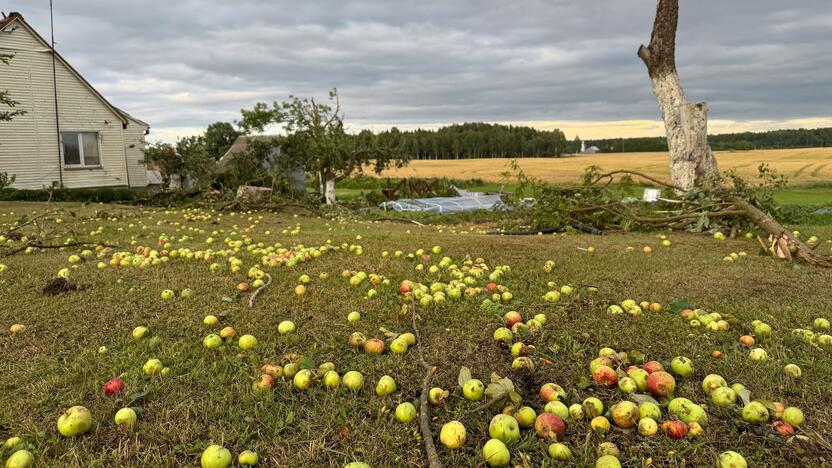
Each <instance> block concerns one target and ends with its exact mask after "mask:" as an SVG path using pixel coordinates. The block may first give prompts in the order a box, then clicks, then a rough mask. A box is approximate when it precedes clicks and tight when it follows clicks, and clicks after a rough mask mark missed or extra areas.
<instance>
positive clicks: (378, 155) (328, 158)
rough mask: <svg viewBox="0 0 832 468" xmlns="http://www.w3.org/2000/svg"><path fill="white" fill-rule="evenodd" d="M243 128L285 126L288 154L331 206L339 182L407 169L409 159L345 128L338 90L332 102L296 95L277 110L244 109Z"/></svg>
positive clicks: (331, 95)
mask: <svg viewBox="0 0 832 468" xmlns="http://www.w3.org/2000/svg"><path fill="white" fill-rule="evenodd" d="M241 112H242V119H241V120H240V121H239V122H238V125H239V126H240V127H241V128H242V129H243V131H245V132H247V133H248V132H259V133H263V132H264V131H265V128H266V127H267V126H269V125H279V126H282V128H283V131H284V133H285V136H284V137H283V138H281V146H282V147H281V150H282V153H284V154H287V155H288V156H289V157H290V158H291V159H292V160H293V161H294V162H296V163H298V164H300V165H303V166H304V168H305V170H306V171H307V172H310V173H312V174H314V175H315V176H316V177H317V179H318V184H319V187H320V191H321V193H322V194H323V195H324V198H325V200H326V203H327V204H328V205H332V204H334V203H335V201H336V200H335V184H336V183H337V182H338V181H340V180H343V179H345V178H347V177H349V176H350V175H352V174H356V173H361V172H363V171H364V170H367V169H369V170H372V171H374V172H375V173H380V172H381V171H383V170H384V169H386V168H387V167H390V166H396V167H401V166H402V165H404V164H405V163H406V162H407V159H406V157H405V156H404V155H403V154H401V153H399V152H398V151H395V150H393V149H391V148H388V147H386V146H384V145H382V144H380V143H379V141H378V138H377V136H376V135H374V134H373V133H372V132H370V131H363V132H361V133H358V134H350V133H347V131H346V130H345V128H344V114H343V112H342V111H341V103H340V100H339V98H338V92H337V90H335V89H333V90H331V91H330V93H329V103H319V102H317V101H315V99H309V98H303V99H301V98H299V97H296V96H290V97H289V99H288V100H286V101H284V102H274V103H272V105H271V106H269V105H268V104H266V103H263V102H260V103H257V104H256V105H255V106H254V108H252V109H250V110H245V109H243V110H242V111H241Z"/></svg>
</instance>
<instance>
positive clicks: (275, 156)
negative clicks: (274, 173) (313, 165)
mask: <svg viewBox="0 0 832 468" xmlns="http://www.w3.org/2000/svg"><path fill="white" fill-rule="evenodd" d="M275 138H276V137H275V136H274V135H259V136H245V135H243V136H239V137H237V139H236V140H234V143H233V144H232V145H231V148H228V151H226V152H225V154H224V155H223V156H222V157H221V158H220V159H219V160H218V161H217V172H224V171H225V169H226V167H228V164H229V163H231V161H233V160H234V158H235V157H237V156H239V155H240V154H243V153H244V152H246V151H248V148H249V145H250V144H251V143H252V142H253V141H260V142H264V143H271V142H273V141H274V139H275ZM286 157H288V156H287V155H285V154H283V153H281V152H280V146H279V145H275V146H274V147H273V148H272V149H271V152H270V154H269V157H268V159H266V160H265V161H263V163H262V167H263V169H269V168H270V167H271V166H272V164H273V163H274V162H276V161H278V160H279V159H281V158H286ZM286 178H287V179H289V181H290V182H291V183H292V185H293V186H294V188H295V189H296V190H298V191H305V190H306V171H305V170H304V168H303V167H293V168H291V169H289V170H287V171H286Z"/></svg>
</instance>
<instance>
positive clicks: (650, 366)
mask: <svg viewBox="0 0 832 468" xmlns="http://www.w3.org/2000/svg"><path fill="white" fill-rule="evenodd" d="M641 368H642V369H644V370H646V371H647V373H648V374H652V373H653V372H658V371H663V370H664V366H662V363H660V362H659V361H647V362H645V363H644V365H643V366H641Z"/></svg>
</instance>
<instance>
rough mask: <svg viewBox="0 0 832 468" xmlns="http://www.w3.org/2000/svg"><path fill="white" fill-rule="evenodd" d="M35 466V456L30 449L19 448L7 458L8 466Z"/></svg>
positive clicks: (26, 467)
mask: <svg viewBox="0 0 832 468" xmlns="http://www.w3.org/2000/svg"><path fill="white" fill-rule="evenodd" d="M33 466H35V456H34V455H33V454H32V452H30V451H28V450H18V451H17V452H14V453H13V454H11V456H10V457H9V458H8V459H7V460H6V468H31V467H33Z"/></svg>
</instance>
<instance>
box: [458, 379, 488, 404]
mask: <svg viewBox="0 0 832 468" xmlns="http://www.w3.org/2000/svg"><path fill="white" fill-rule="evenodd" d="M462 394H463V395H465V398H466V399H467V400H469V401H480V400H482V397H483V395H485V385H483V383H482V381H481V380H478V379H471V380H469V381H467V382H465V385H463V386H462Z"/></svg>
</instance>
